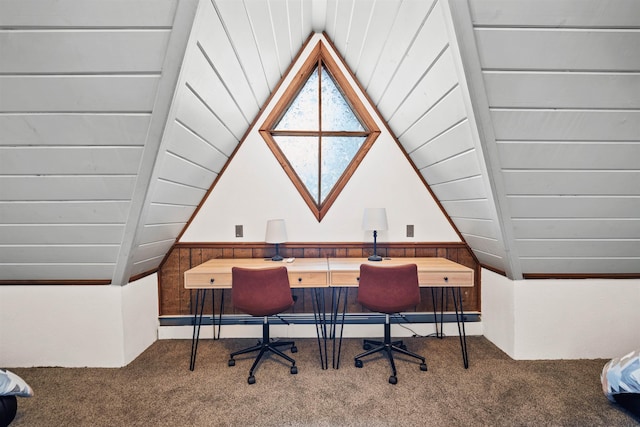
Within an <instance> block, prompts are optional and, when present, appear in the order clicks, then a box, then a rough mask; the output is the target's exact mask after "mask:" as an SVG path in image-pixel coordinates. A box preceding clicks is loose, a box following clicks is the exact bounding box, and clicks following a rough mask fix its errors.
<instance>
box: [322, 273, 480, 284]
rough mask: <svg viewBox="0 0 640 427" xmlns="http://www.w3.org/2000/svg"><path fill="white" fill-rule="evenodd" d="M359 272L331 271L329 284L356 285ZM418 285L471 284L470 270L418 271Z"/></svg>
mask: <svg viewBox="0 0 640 427" xmlns="http://www.w3.org/2000/svg"><path fill="white" fill-rule="evenodd" d="M359 276H360V273H359V272H356V271H332V272H331V286H358V279H359ZM418 282H419V283H420V286H423V287H429V286H465V287H466V286H473V274H472V273H471V272H468V273H467V272H457V273H454V272H426V271H425V272H418Z"/></svg>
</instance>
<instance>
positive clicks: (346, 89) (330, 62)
mask: <svg viewBox="0 0 640 427" xmlns="http://www.w3.org/2000/svg"><path fill="white" fill-rule="evenodd" d="M323 65H324V67H325V68H326V69H327V70H328V71H329V73H330V74H331V77H332V78H333V80H334V82H335V83H336V86H337V87H338V90H340V92H341V93H342V95H343V96H344V98H345V100H346V101H347V103H348V104H349V107H350V108H351V111H353V113H354V114H355V116H356V117H357V119H358V120H359V121H360V123H361V124H362V126H363V127H364V128H365V130H364V131H363V132H352V131H323V130H321V129H322V113H321V108H319V109H318V111H319V115H320V117H319V118H318V120H319V126H320V130H310V131H303V130H295V131H283V130H278V131H276V130H274V129H273V128H274V127H275V126H276V125H277V124H278V123H279V122H280V120H281V119H282V117H283V116H284V114H285V113H286V112H287V111H288V109H289V107H290V106H291V104H292V103H293V101H294V100H295V99H296V97H297V95H298V93H299V92H300V90H302V88H303V87H304V85H305V84H306V82H307V80H308V79H309V77H310V76H311V73H312V72H313V71H314V70H315V69H316V67H319V68H318V69H319V72H320V73H322V66H323ZM319 80H321V79H319ZM318 84H320V81H319V82H318ZM318 102H319V103H320V104H321V103H322V99H321V95H320V96H319V99H318ZM259 132H260V134H261V135H262V138H263V139H264V140H265V142H266V143H267V145H268V146H269V148H270V149H271V151H272V152H273V154H274V156H275V157H276V159H277V160H278V162H279V163H280V165H281V166H282V168H283V169H284V171H285V172H286V174H287V175H288V176H289V178H290V179H291V181H292V182H293V184H294V186H295V187H296V189H297V190H298V192H299V193H300V195H301V196H302V198H303V199H304V201H305V203H306V204H307V206H308V207H309V209H311V211H312V212H313V214H314V216H315V217H316V219H317V220H318V222H320V221H322V218H324V216H325V215H326V214H327V212H328V211H329V208H330V207H331V205H333V203H334V202H335V201H336V199H337V198H338V195H339V194H340V192H341V191H342V189H343V188H344V187H345V185H346V184H347V182H348V181H349V179H350V178H351V176H352V175H353V173H354V172H355V170H356V169H357V168H358V166H359V165H360V163H361V162H362V159H363V158H364V156H365V155H366V154H367V152H368V151H369V149H370V148H371V146H372V145H373V143H374V142H375V140H376V139H377V138H378V136H379V135H380V130H379V129H378V127H377V125H376V123H375V121H374V120H373V118H372V117H371V115H370V114H369V112H368V111H367V109H366V107H365V106H364V105H363V104H362V101H361V100H360V98H359V96H358V95H357V94H356V92H355V91H354V89H353V87H352V86H351V84H350V83H349V81H348V80H347V79H346V77H345V76H344V74H343V73H342V71H341V70H340V68H339V67H338V65H337V64H336V62H335V61H334V59H333V57H332V56H331V54H330V52H329V51H328V50H327V48H326V47H325V46H324V45H323V43H322V41H320V42H319V43H318V45H317V46H316V47H315V48H314V49H313V51H312V52H311V53H310V54H309V57H308V58H307V59H306V61H305V62H304V64H303V65H302V67H301V68H300V70H299V71H298V72H297V73H296V75H295V76H294V77H293V79H292V81H291V83H290V84H289V86H288V88H287V89H286V90H285V91H284V93H283V95H282V96H281V98H280V99H279V100H278V102H277V103H276V105H275V106H274V108H273V110H272V111H271V113H270V114H269V115H268V117H267V119H266V120H265V122H264V123H263V125H262V127H261V128H260V130H259ZM280 135H284V136H314V137H319V138H320V139H322V137H324V136H328V137H330V136H349V137H356V136H365V137H366V138H365V141H364V142H363V144H362V146H361V147H360V149H359V150H358V152H357V153H356V155H355V156H354V157H353V159H352V160H351V162H350V163H349V165H348V166H347V167H346V168H345V170H344V172H343V174H342V176H341V177H340V178H339V179H338V181H337V182H336V183H335V185H334V186H333V188H332V189H331V191H330V192H329V193H328V194H327V196H326V197H325V198H324V200H323V201H321V202H316V200H314V198H313V197H312V196H311V194H310V193H309V191H308V190H307V188H306V186H305V185H304V183H303V182H302V180H301V179H300V177H299V176H298V174H297V173H296V171H295V170H294V168H293V167H292V166H291V164H290V163H289V161H288V160H287V157H286V156H285V155H284V153H283V152H282V151H281V150H280V147H279V146H278V144H277V143H276V141H275V139H274V136H280ZM320 162H321V159H320ZM318 167H320V165H319V166H318Z"/></svg>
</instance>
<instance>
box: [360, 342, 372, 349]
mask: <svg viewBox="0 0 640 427" xmlns="http://www.w3.org/2000/svg"><path fill="white" fill-rule="evenodd" d="M362 349H363V350H371V344H369V343H368V342H367V343H364V345H363V346H362Z"/></svg>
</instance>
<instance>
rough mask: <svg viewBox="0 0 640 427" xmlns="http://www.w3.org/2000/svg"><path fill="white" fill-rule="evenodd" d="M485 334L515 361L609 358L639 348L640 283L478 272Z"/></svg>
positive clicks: (638, 281)
mask: <svg viewBox="0 0 640 427" xmlns="http://www.w3.org/2000/svg"><path fill="white" fill-rule="evenodd" d="M482 279H483V280H482V320H483V328H484V335H485V336H486V337H487V338H488V339H489V340H491V341H492V342H493V343H494V344H496V345H497V346H498V347H500V348H501V349H502V350H503V351H504V352H505V353H507V354H508V355H509V356H511V357H513V358H514V359H520V360H524V359H593V358H605V359H608V358H613V357H619V356H621V355H623V354H626V353H628V352H629V351H631V350H633V349H637V348H640V328H639V327H638V325H640V310H639V309H638V308H639V307H640V280H638V279H627V280H623V279H584V280H578V279H575V280H517V281H512V280H509V279H507V278H505V277H503V276H500V275H498V274H495V273H492V272H490V271H486V270H483V271H482Z"/></svg>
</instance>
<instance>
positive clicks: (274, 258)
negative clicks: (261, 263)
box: [271, 255, 284, 261]
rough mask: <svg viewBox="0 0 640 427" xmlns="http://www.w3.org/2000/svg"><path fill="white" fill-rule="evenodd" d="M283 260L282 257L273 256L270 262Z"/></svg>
mask: <svg viewBox="0 0 640 427" xmlns="http://www.w3.org/2000/svg"><path fill="white" fill-rule="evenodd" d="M283 259H284V258H282V255H274V256H273V257H271V261H282V260H283Z"/></svg>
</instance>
